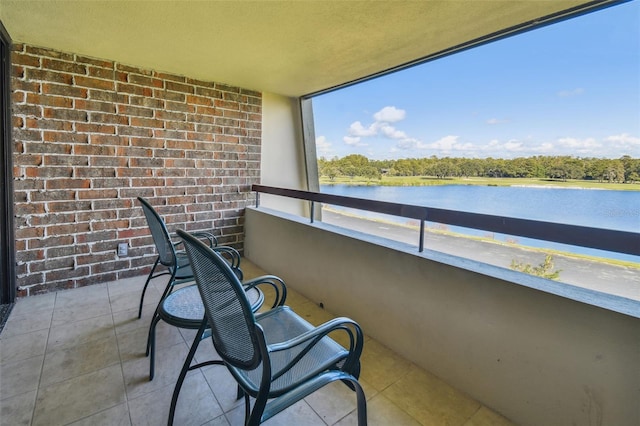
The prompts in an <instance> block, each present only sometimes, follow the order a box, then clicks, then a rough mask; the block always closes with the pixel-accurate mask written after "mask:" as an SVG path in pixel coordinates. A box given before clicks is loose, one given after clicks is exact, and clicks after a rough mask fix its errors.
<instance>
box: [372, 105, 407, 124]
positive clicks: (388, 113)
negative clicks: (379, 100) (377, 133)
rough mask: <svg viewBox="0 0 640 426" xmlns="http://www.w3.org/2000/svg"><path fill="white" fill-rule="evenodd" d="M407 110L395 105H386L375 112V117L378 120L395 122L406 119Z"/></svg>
mask: <svg viewBox="0 0 640 426" xmlns="http://www.w3.org/2000/svg"><path fill="white" fill-rule="evenodd" d="M406 115H407V114H406V111H405V110H403V109H398V108H396V107H394V106H386V107H384V108H382V109H381V110H380V111H378V112H376V113H375V114H373V118H374V119H375V120H376V121H378V122H381V121H382V122H386V123H395V122H398V121H402V120H404V118H405V116H406Z"/></svg>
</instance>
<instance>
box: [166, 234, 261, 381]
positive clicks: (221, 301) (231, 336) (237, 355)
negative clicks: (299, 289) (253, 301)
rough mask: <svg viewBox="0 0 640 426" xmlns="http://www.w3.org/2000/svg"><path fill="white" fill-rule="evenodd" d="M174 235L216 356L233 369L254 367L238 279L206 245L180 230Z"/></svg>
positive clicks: (247, 309) (252, 337) (250, 324)
mask: <svg viewBox="0 0 640 426" xmlns="http://www.w3.org/2000/svg"><path fill="white" fill-rule="evenodd" d="M178 235H179V236H180V238H182V241H183V243H184V246H185V249H186V251H187V255H188V256H189V262H190V263H191V268H192V270H193V275H194V277H195V280H196V283H197V284H198V289H199V290H200V296H201V297H202V302H203V303H204V307H205V312H206V316H207V320H208V321H209V326H210V327H211V334H212V335H211V337H212V339H213V344H214V346H215V348H216V350H217V351H218V354H219V355H220V356H221V357H222V359H223V360H224V361H225V362H228V363H229V364H231V365H232V366H234V367H237V368H241V369H246V370H251V369H254V368H256V367H257V366H258V365H259V364H260V352H259V348H258V345H257V335H256V331H255V318H254V316H253V312H252V311H251V306H250V305H249V301H248V300H247V297H246V295H245V291H244V289H243V287H242V284H241V283H240V281H239V280H238V277H237V276H236V275H235V274H234V272H233V270H232V269H231V268H230V267H229V264H228V263H227V262H226V261H225V260H224V259H223V258H222V256H220V255H219V254H218V253H216V252H215V251H213V250H211V248H209V247H208V246H207V245H206V244H203V243H202V242H201V241H199V240H198V239H197V238H196V237H194V236H192V235H191V234H188V233H187V232H184V231H181V230H179V231H178Z"/></svg>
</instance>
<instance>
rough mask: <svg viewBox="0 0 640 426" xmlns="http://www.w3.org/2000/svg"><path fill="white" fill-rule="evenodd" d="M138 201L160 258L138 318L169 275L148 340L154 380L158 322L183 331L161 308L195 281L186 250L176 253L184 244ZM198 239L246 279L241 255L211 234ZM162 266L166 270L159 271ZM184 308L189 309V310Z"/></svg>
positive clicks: (155, 312)
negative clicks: (158, 281)
mask: <svg viewBox="0 0 640 426" xmlns="http://www.w3.org/2000/svg"><path fill="white" fill-rule="evenodd" d="M138 201H139V202H140V204H141V205H142V210H143V212H144V215H145V217H146V219H147V225H148V226H149V230H150V231H151V236H152V238H153V242H154V243H155V246H156V250H157V251H158V257H157V258H156V261H155V263H154V264H153V267H152V268H151V271H150V272H149V275H148V276H147V281H146V282H145V284H144V288H143V289H142V295H141V296H140V306H139V308H138V318H141V316H142V306H143V303H144V296H145V293H146V291H147V287H148V286H149V283H150V282H151V280H152V279H154V278H158V277H160V276H163V275H169V280H168V282H167V285H166V286H165V288H164V291H163V293H162V296H161V297H160V301H159V302H158V305H157V306H156V309H155V311H154V313H153V317H152V319H151V325H150V327H149V336H148V338H147V349H146V352H145V354H146V356H149V355H151V358H150V366H149V379H150V380H153V375H154V364H155V350H154V347H155V328H156V325H157V323H158V321H160V319H164V320H165V321H166V322H168V323H170V324H172V325H175V326H178V327H180V322H179V321H171V319H170V317H169V316H161V314H162V313H163V311H162V310H161V306H162V304H163V301H164V300H165V299H166V298H167V296H169V295H170V294H171V292H172V291H173V289H174V288H175V286H177V285H178V284H184V283H189V282H193V280H194V277H193V272H192V270H191V265H190V264H189V259H188V257H187V255H186V253H185V252H184V251H183V250H182V251H179V250H177V249H176V247H178V246H180V245H181V244H182V241H181V240H178V241H175V242H174V241H173V240H172V239H171V236H170V234H169V231H168V230H167V227H166V225H165V223H164V220H162V218H161V217H160V215H159V214H158V212H157V211H156V210H155V209H154V208H153V206H152V205H151V203H149V201H148V200H146V199H144V198H142V197H138ZM194 235H196V236H197V237H198V238H201V239H203V240H205V241H207V243H208V245H209V247H212V248H214V249H215V250H216V251H218V252H219V253H221V254H222V255H223V256H224V257H225V259H226V261H227V262H229V265H230V267H231V268H232V269H233V271H234V274H235V275H236V276H237V277H238V278H239V279H242V277H243V274H242V270H241V269H240V254H239V253H238V252H237V251H236V250H235V249H234V248H233V247H227V246H218V245H217V244H218V241H217V239H216V237H215V236H214V235H213V234H211V233H209V232H195V233H194ZM158 265H162V266H165V268H158ZM176 300H181V299H176ZM184 308H185V309H189V306H185V307H184ZM196 328H197V326H196Z"/></svg>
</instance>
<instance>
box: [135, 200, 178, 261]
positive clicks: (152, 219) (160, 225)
mask: <svg viewBox="0 0 640 426" xmlns="http://www.w3.org/2000/svg"><path fill="white" fill-rule="evenodd" d="M138 201H140V204H142V211H144V215H145V217H146V218H147V225H149V230H150V231H151V236H152V237H153V242H154V243H155V245H156V250H158V256H160V263H162V264H163V265H165V266H175V264H176V249H175V247H174V246H173V243H172V242H171V237H170V236H169V231H168V230H167V226H166V225H165V224H164V220H162V218H161V217H160V215H159V214H158V212H157V211H156V210H155V209H154V208H153V206H152V205H151V204H149V201H147V200H145V199H144V198H142V197H138Z"/></svg>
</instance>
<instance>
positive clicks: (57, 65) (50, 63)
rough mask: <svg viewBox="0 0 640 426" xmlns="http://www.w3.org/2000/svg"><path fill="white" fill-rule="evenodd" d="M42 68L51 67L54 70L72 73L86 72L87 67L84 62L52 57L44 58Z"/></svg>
mask: <svg viewBox="0 0 640 426" xmlns="http://www.w3.org/2000/svg"><path fill="white" fill-rule="evenodd" d="M41 63H42V69H49V70H53V71H62V72H66V73H70V74H83V75H84V74H86V73H87V67H86V66H85V65H83V64H78V63H75V62H67V61H60V60H57V59H51V58H42V61H41Z"/></svg>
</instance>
